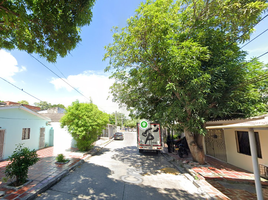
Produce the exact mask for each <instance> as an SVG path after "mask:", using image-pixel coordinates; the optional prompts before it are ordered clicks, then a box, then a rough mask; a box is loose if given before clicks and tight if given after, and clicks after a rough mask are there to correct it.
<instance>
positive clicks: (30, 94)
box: [0, 77, 42, 101]
mask: <svg viewBox="0 0 268 200" xmlns="http://www.w3.org/2000/svg"><path fill="white" fill-rule="evenodd" d="M0 78H1V79H2V80H4V81H6V82H7V83H9V84H10V85H12V86H14V87H15V88H17V89H19V90H21V91H22V92H24V93H26V94H28V95H29V96H31V97H33V98H35V99H37V100H38V101H42V100H40V99H38V98H37V97H35V96H33V95H31V94H30V93H28V92H26V91H24V90H23V89H22V88H19V87H18V86H16V85H14V84H13V83H10V82H9V81H7V80H6V79H4V78H2V77H0Z"/></svg>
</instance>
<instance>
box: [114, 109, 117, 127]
mask: <svg viewBox="0 0 268 200" xmlns="http://www.w3.org/2000/svg"><path fill="white" fill-rule="evenodd" d="M114 117H115V125H116V128H117V117H116V111H115V114H114Z"/></svg>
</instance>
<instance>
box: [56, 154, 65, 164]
mask: <svg viewBox="0 0 268 200" xmlns="http://www.w3.org/2000/svg"><path fill="white" fill-rule="evenodd" d="M56 161H57V162H63V163H64V162H67V161H68V159H65V158H64V155H63V154H58V155H57V157H56Z"/></svg>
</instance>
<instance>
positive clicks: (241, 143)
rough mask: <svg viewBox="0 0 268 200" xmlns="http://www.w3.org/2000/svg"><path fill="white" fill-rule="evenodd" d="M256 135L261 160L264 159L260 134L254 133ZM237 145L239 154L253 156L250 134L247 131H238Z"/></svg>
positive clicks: (258, 154)
mask: <svg viewBox="0 0 268 200" xmlns="http://www.w3.org/2000/svg"><path fill="white" fill-rule="evenodd" d="M254 134H255V139H256V147H257V156H258V157H259V158H262V155H261V145H260V138H259V133H258V132H254ZM236 145H237V152H238V153H242V154H246V155H249V156H251V152H250V145H249V137H248V132H246V131H237V132H236Z"/></svg>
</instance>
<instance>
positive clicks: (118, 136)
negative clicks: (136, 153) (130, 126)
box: [114, 132, 124, 140]
mask: <svg viewBox="0 0 268 200" xmlns="http://www.w3.org/2000/svg"><path fill="white" fill-rule="evenodd" d="M114 139H115V140H123V139H124V134H123V133H122V132H116V133H115V134H114Z"/></svg>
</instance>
